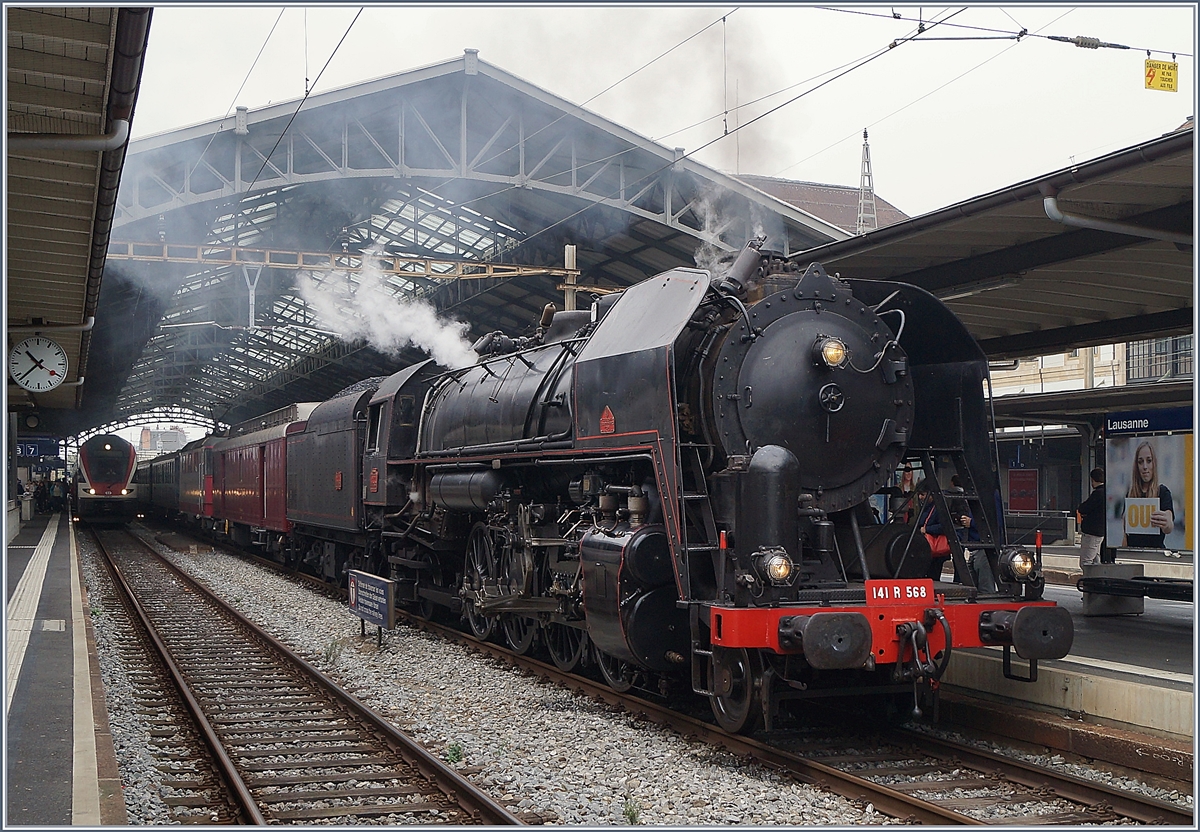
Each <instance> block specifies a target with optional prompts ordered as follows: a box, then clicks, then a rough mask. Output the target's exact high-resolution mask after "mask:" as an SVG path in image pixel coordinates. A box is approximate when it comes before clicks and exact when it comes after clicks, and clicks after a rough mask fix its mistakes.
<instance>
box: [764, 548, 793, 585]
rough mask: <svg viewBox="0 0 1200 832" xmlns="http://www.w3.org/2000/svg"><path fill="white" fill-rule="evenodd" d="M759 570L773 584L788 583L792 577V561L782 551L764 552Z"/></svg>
mask: <svg viewBox="0 0 1200 832" xmlns="http://www.w3.org/2000/svg"><path fill="white" fill-rule="evenodd" d="M758 566H759V570H760V571H761V572H762V574H763V575H765V576H766V578H767V579H768V580H769V581H770V582H771V583H773V584H783V583H787V580H788V578H790V577H791V576H792V559H791V558H789V557H788V556H787V552H784V551H783V550H782V549H775V550H772V551H768V552H764V553H763V554H762V556H761V557H760V558H759V561H758Z"/></svg>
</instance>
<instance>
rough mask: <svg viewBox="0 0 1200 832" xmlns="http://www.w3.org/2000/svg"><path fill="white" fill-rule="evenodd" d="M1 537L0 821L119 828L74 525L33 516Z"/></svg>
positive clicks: (117, 787)
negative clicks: (0, 798) (0, 789)
mask: <svg viewBox="0 0 1200 832" xmlns="http://www.w3.org/2000/svg"><path fill="white" fill-rule="evenodd" d="M12 519H13V518H11V517H10V518H9V522H10V523H11V522H12ZM7 537H8V541H7V546H6V549H5V564H6V567H7V587H6V592H7V595H6V597H7V599H8V607H7V620H6V622H5V627H6V629H5V639H6V646H7V652H6V655H7V664H6V667H5V671H6V672H5V690H4V706H5V714H6V726H7V732H6V737H7V748H6V751H7V753H8V766H7V771H6V772H5V773H6V775H7V783H8V792H7V803H6V805H5V816H4V820H5V823H4V825H5V827H6V828H7V827H9V826H35V825H36V826H51V827H61V826H69V825H74V826H96V825H101V824H103V825H125V824H126V823H127V817H126V814H125V803H124V799H123V797H122V795H121V777H120V773H119V772H118V770H117V761H116V754H115V752H114V749H113V742H112V736H111V734H109V729H108V713H107V709H106V707H105V702H104V689H103V685H102V683H101V679H100V666H99V663H98V662H97V660H96V642H95V636H94V633H93V631H92V623H91V617H90V612H89V609H90V608H89V604H88V600H87V593H86V589H85V587H84V585H83V582H82V580H81V577H82V576H81V575H80V571H79V565H78V554H77V551H78V550H77V548H76V545H75V535H74V527H73V526H72V525H71V523H70V518H69V517H68V516H67V515H65V514H59V513H55V514H35V515H33V517H32V518H31V519H29V520H24V521H21V522H20V524H19V530H17V531H16V533H15V534H14V533H13V529H12V527H11V526H10V527H9V529H8V535H7Z"/></svg>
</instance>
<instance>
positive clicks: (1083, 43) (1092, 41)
mask: <svg viewBox="0 0 1200 832" xmlns="http://www.w3.org/2000/svg"><path fill="white" fill-rule="evenodd" d="M814 8H816V9H817V10H819V11H826V12H839V13H842V14H856V15H861V16H864V17H877V18H883V19H888V20H907V21H909V22H912V20H913V19H912V18H911V17H904V16H902V15H899V14H896V13H895V12H892V13H891V14H880V13H878V12H870V11H864V10H862V9H840V8H833V7H830V6H815V7H814ZM1000 11H1002V12H1004V14H1005V15H1007V16H1008V18H1009V20H1012V21H1013V23H1017V21H1016V20H1014V19H1013V17H1012V15H1010V14H1008V12H1007V11H1005V10H1004V9H1000ZM1069 13H1070V10H1068V12H1066V13H1064V14H1063V15H1060V16H1059V17H1057V18H1055V20H1056V21H1057V20H1062V18H1063V17H1065V16H1066V14H1069ZM947 25H949V26H951V27H953V28H955V29H969V30H973V31H977V32H992V33H995V34H1003V35H1006V36H1007V37H1011V38H1021V37H1031V38H1042V39H1043V40H1050V41H1055V42H1058V43H1070V44H1074V45H1075V46H1077V47H1080V48H1083V49H1097V48H1100V49H1104V48H1108V49H1136V50H1138V51H1144V52H1146V53H1147V54H1149V53H1158V54H1159V55H1171V56H1172V60H1174V56H1175V55H1182V56H1183V57H1185V58H1190V57H1192V55H1191V54H1189V53H1186V52H1179V51H1178V50H1170V49H1144V48H1142V47H1137V46H1125V45H1124V44H1120V43H1108V42H1105V41H1101V40H1100V39H1099V38H1093V37H1085V36H1083V35H1079V36H1076V37H1073V38H1068V37H1064V36H1061V35H1043V34H1039V33H1031V32H1028V31H1027V30H1026V28H1025V27H1024V26H1022V27H1021V30H1020V31H1019V32H1011V31H1008V30H1006V29H996V28H992V27H988V26H973V25H970V24H967V23H951V24H947ZM1017 25H1018V26H1020V25H1021V24H1019V23H1017ZM1047 25H1051V24H1047ZM1042 28H1043V29H1045V28H1046V27H1045V26H1043V27H1042ZM949 39H950V38H921V40H949ZM964 39H965V40H971V38H964ZM979 39H982V38H979Z"/></svg>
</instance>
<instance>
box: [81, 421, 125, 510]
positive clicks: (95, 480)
mask: <svg viewBox="0 0 1200 832" xmlns="http://www.w3.org/2000/svg"><path fill="white" fill-rule="evenodd" d="M136 465H137V454H136V453H135V451H134V449H133V445H131V444H130V443H129V442H128V441H127V440H125V439H122V438H121V437H119V436H116V435H115V434H111V433H104V434H100V435H98V436H93V437H92V438H91V439H88V440H87V441H85V442H84V443H83V444H82V445H80V447H79V458H78V460H76V462H75V467H74V470H73V471H72V475H71V487H70V498H71V510H72V514H73V516H74V517H76V518H78V519H79V520H85V521H87V522H90V523H128V522H129V521H130V520H132V519H133V518H134V516H135V515H136V514H137V512H138V494H137V485H136V484H135V483H134V472H135V468H136Z"/></svg>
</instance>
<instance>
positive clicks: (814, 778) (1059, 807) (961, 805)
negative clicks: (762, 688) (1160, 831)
mask: <svg viewBox="0 0 1200 832" xmlns="http://www.w3.org/2000/svg"><path fill="white" fill-rule="evenodd" d="M409 621H410V623H412V624H414V625H415V626H419V627H421V628H423V629H427V630H431V631H434V632H437V633H439V634H441V635H443V637H445V638H448V639H451V640H454V641H458V642H460V643H463V644H469V645H470V646H471V647H473V648H474V649H476V650H479V651H480V652H483V653H486V654H489V655H492V656H494V657H496V658H498V659H500V660H502V661H505V662H509V663H511V664H514V665H516V666H519V667H521V668H523V669H525V670H526V671H528V672H530V673H533V674H535V675H537V676H540V677H542V678H544V679H547V680H550V681H554V682H556V683H558V684H561V685H564V686H566V687H568V688H571V689H573V690H575V691H577V692H579V693H581V694H584V695H586V696H589V697H591V698H592V699H596V700H600V701H604V702H607V703H608V704H610V705H613V706H615V707H619V708H622V709H624V710H626V711H629V712H630V713H635V714H639V715H641V716H642V717H644V718H646V719H648V720H649V721H651V722H654V723H656V724H659V725H666V726H669V727H671V728H673V729H674V730H676V731H678V732H679V733H681V734H683V735H685V736H687V737H689V738H694V739H698V740H701V741H703V742H707V743H711V744H713V745H718V746H722V747H724V748H726V749H727V750H729V751H731V752H733V753H734V754H737V755H738V756H740V757H742V758H744V759H747V760H752V761H754V762H758V763H761V764H762V765H764V766H766V767H768V768H772V769H775V770H778V771H784V772H788V773H790V774H791V775H792V776H794V777H795V778H796V779H798V780H799V781H801V782H804V783H808V784H810V785H818V786H821V787H822V788H825V789H827V790H829V791H831V792H833V793H834V794H837V795H840V796H842V797H845V798H848V799H851V800H858V801H860V802H864V803H871V804H872V805H874V806H875V808H876V809H877V810H879V811H881V812H883V813H885V814H888V815H890V816H892V817H894V818H898V819H903V820H908V821H910V822H916V823H927V824H940V825H946V824H955V825H977V824H989V825H991V824H997V823H1011V824H1019V825H1047V826H1053V825H1078V824H1082V823H1086V824H1096V823H1119V822H1122V821H1134V822H1138V823H1154V824H1159V823H1166V824H1172V825H1185V826H1192V825H1193V813H1192V812H1190V811H1186V810H1184V809H1181V808H1179V807H1178V806H1175V805H1174V804H1171V803H1168V802H1165V801H1161V800H1156V799H1154V798H1151V797H1147V796H1143V795H1139V794H1137V793H1132V792H1127V791H1122V790H1119V789H1115V788H1112V787H1110V786H1107V785H1105V784H1103V783H1097V782H1092V781H1088V780H1083V779H1081V778H1078V777H1073V776H1071V775H1068V774H1064V773H1062V772H1058V771H1055V770H1054V769H1052V768H1044V767H1040V766H1036V765H1033V764H1031V763H1026V762H1023V761H1020V760H1015V759H1013V758H1011V757H1006V756H1004V755H1000V754H994V753H991V752H988V751H983V750H980V749H978V748H975V747H973V746H969V745H964V744H960V743H955V742H952V741H949V740H944V739H939V738H936V737H932V736H929V735H927V734H924V733H921V732H917V731H911V730H889V731H885V732H882V733H880V732H861V731H860V732H857V733H855V732H854V730H853V729H852V728H848V727H845V725H842V726H839V727H837V728H835V729H834V730H833V731H832V732H830V730H829V728H828V723H826V724H825V725H823V726H821V727H820V728H818V729H817V730H816V731H813V732H810V733H806V734H803V735H797V736H791V737H789V736H788V735H787V734H786V733H785V732H782V731H780V732H774V733H773V734H772V735H770V736H769V737H767V738H763V739H758V738H752V737H742V736H736V735H731V734H728V733H726V732H725V731H723V730H721V729H720V728H718V727H716V726H715V725H712V724H710V723H708V722H706V721H704V720H701V719H696V718H694V717H691V716H687V715H685V714H682V713H679V712H678V711H676V710H674V709H672V708H669V707H667V706H665V705H661V704H659V703H657V702H655V701H653V700H651V699H646V698H643V697H642V696H635V695H632V694H631V693H624V694H623V693H618V692H617V691H615V690H613V689H612V688H610V687H609V686H608V685H607V684H604V683H602V682H596V681H592V680H589V679H585V678H582V677H580V676H577V675H574V674H568V673H563V672H561V671H560V670H558V668H556V667H554V666H553V665H551V664H547V663H545V662H541V661H539V660H537V659H535V658H532V657H530V656H518V655H516V654H515V653H513V652H512V651H511V650H509V649H508V648H506V647H502V646H500V645H497V644H492V643H489V642H480V641H478V640H476V639H474V638H473V637H470V636H467V635H465V634H463V633H462V632H460V631H458V630H455V629H452V628H447V627H444V626H442V625H439V624H434V623H430V622H424V621H420V620H414V619H409ZM848 746H854V747H855V748H856V751H855V753H853V754H847V753H835V752H834V751H831V749H836V752H842V751H843V750H844V749H846V748H847V747H848ZM964 792H966V793H967V794H964Z"/></svg>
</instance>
